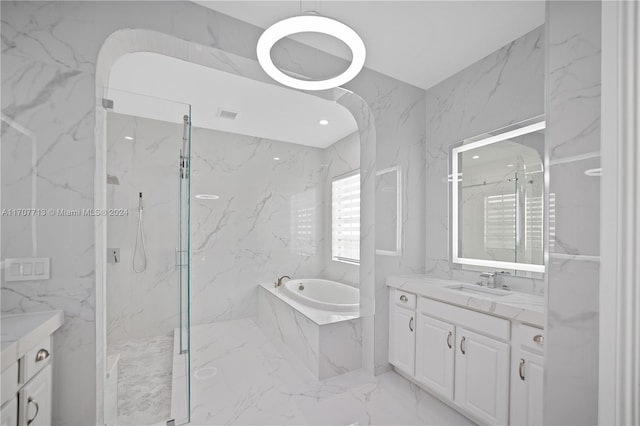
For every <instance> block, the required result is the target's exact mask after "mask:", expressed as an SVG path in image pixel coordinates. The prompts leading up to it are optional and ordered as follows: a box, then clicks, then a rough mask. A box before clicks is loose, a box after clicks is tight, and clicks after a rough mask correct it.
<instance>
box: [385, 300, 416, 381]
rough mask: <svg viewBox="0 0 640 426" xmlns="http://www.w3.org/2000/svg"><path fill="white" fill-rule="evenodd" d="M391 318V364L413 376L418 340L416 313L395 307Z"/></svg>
mask: <svg viewBox="0 0 640 426" xmlns="http://www.w3.org/2000/svg"><path fill="white" fill-rule="evenodd" d="M391 311H392V312H393V314H392V318H391V324H392V325H391V327H392V328H391V345H390V347H389V362H390V363H391V364H393V365H395V366H396V368H398V369H400V370H402V371H403V372H405V373H406V374H408V375H410V376H413V372H414V361H415V356H416V353H415V350H416V339H415V329H416V324H415V322H416V321H415V311H412V310H409V309H404V308H401V307H400V306H394V307H393V308H392V310H391Z"/></svg>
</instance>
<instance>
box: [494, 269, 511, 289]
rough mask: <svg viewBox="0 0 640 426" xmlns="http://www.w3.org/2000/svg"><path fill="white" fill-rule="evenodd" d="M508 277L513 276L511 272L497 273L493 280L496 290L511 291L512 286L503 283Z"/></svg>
mask: <svg viewBox="0 0 640 426" xmlns="http://www.w3.org/2000/svg"><path fill="white" fill-rule="evenodd" d="M507 275H509V276H511V272H507V271H499V272H496V273H495V274H494V278H493V284H494V286H495V287H496V288H503V289H507V290H510V286H509V285H507V284H505V283H504V282H503V278H504V277H505V276H507Z"/></svg>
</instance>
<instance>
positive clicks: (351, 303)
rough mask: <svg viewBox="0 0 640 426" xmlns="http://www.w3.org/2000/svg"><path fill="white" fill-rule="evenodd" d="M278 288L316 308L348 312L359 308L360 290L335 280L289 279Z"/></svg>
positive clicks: (356, 310) (354, 311)
mask: <svg viewBox="0 0 640 426" xmlns="http://www.w3.org/2000/svg"><path fill="white" fill-rule="evenodd" d="M279 290H280V292H281V293H283V294H285V295H286V296H288V297H290V298H292V299H293V300H296V301H298V302H300V303H302V304H303V305H305V306H310V307H313V308H316V309H321V310H325V311H329V312H349V313H357V312H358V310H359V309H360V290H359V289H357V288H355V287H351V286H349V285H346V284H342V283H338V282H335V281H329V280H321V279H318V278H306V279H296V280H289V281H287V282H286V283H285V284H284V285H282V286H281V287H280V289H279Z"/></svg>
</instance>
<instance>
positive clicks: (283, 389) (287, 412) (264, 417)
mask: <svg viewBox="0 0 640 426" xmlns="http://www.w3.org/2000/svg"><path fill="white" fill-rule="evenodd" d="M191 333H192V334H191V342H192V347H191V366H192V376H191V377H192V379H191V398H192V401H191V407H192V410H191V424H194V425H214V424H215V425H217V424H241V425H285V424H295V425H353V424H358V425H418V424H420V425H425V424H429V425H467V424H473V423H472V422H470V421H469V420H468V419H466V418H465V417H463V416H462V415H460V414H458V413H457V412H456V411H454V410H452V409H451V408H449V407H448V406H446V405H445V404H443V403H442V402H440V401H438V400H437V399H435V398H433V397H432V396H430V395H429V394H427V393H426V392H423V391H422V390H420V389H419V388H417V387H416V386H415V385H412V384H411V383H409V382H408V381H407V380H406V379H404V378H403V377H401V376H399V375H398V374H396V373H395V372H388V373H385V374H382V375H380V376H376V377H373V376H371V375H370V374H369V373H367V372H365V371H363V370H356V371H353V372H350V373H347V374H343V375H341V376H337V377H333V378H330V379H327V380H323V381H318V380H316V379H315V378H314V377H313V376H312V375H311V373H310V372H309V371H308V370H307V369H306V367H305V366H304V365H303V364H302V363H301V362H300V361H299V360H298V359H297V358H296V357H295V356H294V355H293V354H291V353H290V352H289V351H288V350H287V348H286V347H284V346H280V345H279V343H278V342H275V341H272V340H270V339H269V338H268V337H267V336H266V335H265V334H264V333H263V332H262V330H261V328H260V327H259V326H258V324H257V323H256V322H255V321H254V320H253V319H250V318H249V319H242V320H234V321H227V322H221V323H214V324H207V325H199V326H194V327H192V332H191Z"/></svg>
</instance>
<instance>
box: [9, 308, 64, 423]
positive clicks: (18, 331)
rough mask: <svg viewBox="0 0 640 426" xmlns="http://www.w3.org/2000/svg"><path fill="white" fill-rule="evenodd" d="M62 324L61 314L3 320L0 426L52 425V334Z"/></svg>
mask: <svg viewBox="0 0 640 426" xmlns="http://www.w3.org/2000/svg"><path fill="white" fill-rule="evenodd" d="M63 322H64V314H63V312H62V311H47V312H34V313H27V314H17V315H7V316H3V317H2V325H3V327H2V333H3V339H4V340H5V341H4V342H3V343H5V344H4V345H3V348H2V357H1V360H2V392H1V393H0V397H1V401H0V402H1V407H0V414H1V421H0V424H1V426H40V425H50V424H51V412H52V404H51V397H52V377H53V375H52V359H53V345H52V340H53V336H52V335H53V333H54V332H55V331H56V330H58V329H59V328H60V327H61V326H62V324H63ZM10 339H12V340H10Z"/></svg>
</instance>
